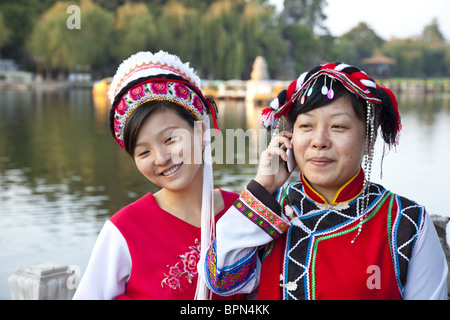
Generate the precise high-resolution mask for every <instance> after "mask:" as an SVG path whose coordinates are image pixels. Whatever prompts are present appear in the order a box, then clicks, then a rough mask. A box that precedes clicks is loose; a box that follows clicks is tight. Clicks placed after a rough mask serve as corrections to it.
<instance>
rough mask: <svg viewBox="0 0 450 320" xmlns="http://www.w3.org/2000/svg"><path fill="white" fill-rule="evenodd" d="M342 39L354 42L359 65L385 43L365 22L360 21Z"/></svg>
mask: <svg viewBox="0 0 450 320" xmlns="http://www.w3.org/2000/svg"><path fill="white" fill-rule="evenodd" d="M340 40H347V41H351V42H353V43H354V45H355V48H356V57H357V59H358V61H356V62H355V63H356V64H357V65H361V64H362V60H363V59H364V58H368V57H370V56H371V55H372V54H373V53H374V52H375V51H376V50H377V49H379V48H381V46H382V45H383V43H384V40H383V39H382V38H381V37H380V36H378V35H377V34H376V33H375V31H373V29H372V28H370V27H369V26H368V25H367V23H365V22H360V23H359V24H358V25H357V26H356V27H354V28H352V29H351V30H350V31H349V32H347V33H345V34H343V35H342V36H341V37H340Z"/></svg>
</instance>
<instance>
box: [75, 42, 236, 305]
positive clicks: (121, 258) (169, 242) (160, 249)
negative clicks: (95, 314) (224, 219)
mask: <svg viewBox="0 0 450 320" xmlns="http://www.w3.org/2000/svg"><path fill="white" fill-rule="evenodd" d="M109 98H110V100H111V101H112V108H111V113H110V127H111V131H112V134H113V137H114V139H115V140H116V141H117V143H118V144H119V145H120V146H121V147H122V148H124V149H125V151H126V152H127V153H128V154H129V155H130V156H131V157H132V158H133V159H134V161H135V163H136V166H137V169H138V170H139V171H140V172H141V173H142V174H143V175H144V177H146V178H147V179H148V180H150V181H151V182H153V183H154V184H156V185H158V186H160V187H161V189H160V190H159V191H158V192H156V193H155V194H152V193H148V194H146V195H144V196H143V197H141V198H140V199H138V200H137V201H135V202H134V203H131V204H129V205H128V206H126V207H124V208H123V209H121V210H119V211H118V212H117V213H116V214H114V215H113V216H112V217H111V218H110V219H109V220H108V221H106V223H105V225H104V227H103V228H102V230H101V232H100V234H99V236H98V239H97V241H96V244H95V246H94V249H93V252H92V255H91V258H90V260H89V263H88V266H87V269H86V271H85V273H84V275H83V278H82V280H81V282H80V285H79V286H78V289H77V291H76V293H75V296H74V299H194V298H197V299H209V298H211V293H210V292H208V289H207V287H206V284H205V283H204V282H203V281H201V280H200V281H197V280H198V272H197V262H198V260H199V257H200V252H201V251H204V250H206V249H207V248H208V246H209V244H210V242H211V237H212V236H213V235H214V227H215V220H216V219H219V218H220V217H221V216H222V215H223V213H224V212H225V209H227V208H228V207H229V206H231V204H232V203H233V202H234V201H235V200H236V198H237V197H238V195H236V194H234V193H231V192H226V191H223V190H219V189H214V188H213V174H212V159H211V145H210V139H209V138H210V137H209V131H208V132H206V131H207V130H209V116H210V115H211V117H212V119H213V122H214V126H215V128H216V129H218V127H217V123H216V118H215V116H216V115H215V107H214V105H213V101H212V100H209V99H206V98H205V97H204V94H203V92H202V91H201V89H200V79H199V77H198V76H197V75H196V73H195V71H194V70H193V69H192V68H190V67H189V64H188V63H183V62H181V61H180V59H179V58H178V57H177V56H174V55H171V54H168V53H166V52H163V51H160V52H158V53H156V54H152V53H151V52H139V53H137V54H135V55H133V56H131V57H129V58H128V59H126V60H125V61H123V62H122V64H121V65H120V66H119V68H118V70H117V72H116V74H115V76H114V78H113V81H112V83H111V87H110V90H109ZM216 297H217V296H216ZM217 298H218V297H217ZM234 298H235V297H234Z"/></svg>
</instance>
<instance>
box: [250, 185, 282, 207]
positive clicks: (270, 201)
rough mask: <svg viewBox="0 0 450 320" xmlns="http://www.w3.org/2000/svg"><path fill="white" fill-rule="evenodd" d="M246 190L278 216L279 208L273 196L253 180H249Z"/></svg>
mask: <svg viewBox="0 0 450 320" xmlns="http://www.w3.org/2000/svg"><path fill="white" fill-rule="evenodd" d="M247 190H248V191H250V192H251V193H252V194H253V195H254V196H255V197H256V198H257V199H258V200H259V201H260V202H261V203H264V205H265V206H266V207H267V208H268V209H270V210H272V211H273V212H274V213H276V214H278V215H280V213H281V206H280V204H279V203H278V202H277V200H276V199H275V196H274V195H272V194H270V193H269V191H267V190H266V188H264V187H263V186H262V185H260V184H259V183H258V182H256V181H255V180H251V181H250V182H249V183H248V184H247Z"/></svg>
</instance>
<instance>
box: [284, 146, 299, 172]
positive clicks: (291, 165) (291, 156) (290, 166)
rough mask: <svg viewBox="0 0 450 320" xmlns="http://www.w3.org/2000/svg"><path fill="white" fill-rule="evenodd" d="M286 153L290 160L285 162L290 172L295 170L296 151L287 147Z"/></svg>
mask: <svg viewBox="0 0 450 320" xmlns="http://www.w3.org/2000/svg"><path fill="white" fill-rule="evenodd" d="M286 155H287V157H288V161H286V162H285V165H286V170H287V171H288V172H289V173H290V172H292V171H294V169H295V166H296V165H297V163H296V162H295V158H294V152H293V151H292V149H287V150H286Z"/></svg>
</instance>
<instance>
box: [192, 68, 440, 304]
mask: <svg viewBox="0 0 450 320" xmlns="http://www.w3.org/2000/svg"><path fill="white" fill-rule="evenodd" d="M319 77H321V78H320V79H321V81H325V83H323V84H322V83H320V84H318V83H317V78H319ZM322 79H325V80H322ZM335 81H339V82H341V83H342V84H343V85H344V87H345V89H347V90H348V91H350V92H351V93H353V94H355V95H357V96H358V97H360V98H361V99H363V100H365V101H366V103H367V129H366V130H367V132H366V138H367V139H366V141H367V142H366V144H367V146H366V148H367V149H366V159H365V161H364V169H363V168H361V169H360V170H359V172H358V173H357V174H356V175H355V176H354V177H352V178H351V179H350V180H349V181H347V183H345V184H344V185H343V186H342V187H341V188H340V189H339V190H338V192H337V193H336V194H335V196H334V198H333V200H332V202H331V203H328V201H327V200H326V199H325V198H324V197H322V195H320V194H319V193H318V192H317V191H316V190H314V188H313V187H312V186H311V185H310V184H309V182H308V180H307V178H306V177H305V176H304V175H303V173H301V174H300V180H299V181H297V182H294V183H290V184H285V185H284V186H283V187H281V188H280V189H279V190H278V191H277V192H276V194H275V195H273V194H270V193H269V192H268V191H267V190H266V189H265V188H263V187H262V186H261V185H260V184H259V183H257V182H256V181H254V180H252V181H251V182H250V183H249V184H248V185H247V186H246V188H244V190H243V191H242V192H241V194H240V196H239V198H238V199H237V200H236V202H235V203H234V204H233V206H232V207H231V208H230V209H229V210H228V211H227V212H226V213H225V215H224V216H223V217H222V219H221V220H220V221H219V222H218V224H217V238H216V239H215V240H214V242H213V244H212V245H211V247H210V248H209V250H208V252H207V254H206V256H205V257H202V260H201V261H200V263H199V272H200V273H201V275H203V276H204V277H205V279H206V282H207V284H208V286H209V287H210V288H211V290H213V291H214V292H215V293H218V294H221V295H229V294H235V293H251V292H256V291H257V293H258V298H259V299H307V300H315V299H447V272H448V266H447V262H446V259H445V255H444V252H443V249H442V247H441V244H440V241H439V239H438V236H437V233H436V230H435V228H434V225H433V223H432V221H431V219H430V217H429V216H428V214H427V213H426V211H425V208H424V207H423V206H421V205H419V204H417V203H415V202H413V201H411V200H408V199H406V198H403V197H401V196H399V195H396V194H393V193H392V192H390V191H388V190H387V189H385V188H384V187H383V186H381V185H378V184H375V183H371V182H369V178H368V177H369V176H370V168H371V161H372V156H373V141H374V140H373V138H374V134H375V130H376V127H375V124H374V123H375V121H373V120H374V117H375V116H378V119H377V120H378V122H379V123H380V125H381V131H382V136H383V139H384V141H385V142H386V143H387V144H389V145H392V144H395V143H397V141H398V140H397V139H398V133H399V131H400V128H401V124H400V116H399V114H398V107H397V101H396V99H395V96H394V95H393V93H392V92H391V91H390V90H389V89H387V88H382V87H379V86H378V85H377V84H376V83H375V82H374V81H373V80H372V79H370V78H369V77H368V76H367V75H366V74H365V73H364V72H361V71H360V70H359V69H357V68H355V67H352V66H349V65H345V64H341V63H330V64H325V65H321V66H318V67H316V68H314V69H312V70H311V71H309V72H306V73H304V74H302V75H301V76H300V77H299V79H298V80H296V81H294V82H292V83H291V85H290V86H289V88H288V89H287V90H284V91H283V92H281V93H280V94H279V96H278V98H277V99H276V100H274V101H273V102H272V103H271V106H270V108H268V109H266V110H264V111H263V115H262V121H263V124H264V125H265V126H266V127H268V128H272V129H273V128H276V127H277V124H278V121H279V119H280V118H281V116H282V115H286V114H287V113H288V112H289V110H290V108H291V106H292V104H293V103H301V104H304V103H305V100H306V99H309V97H310V96H311V94H312V92H313V90H317V89H318V90H321V94H323V95H324V96H327V97H328V99H330V100H331V99H333V97H334V92H333V89H332V87H333V83H334V82H335ZM376 108H377V109H376Z"/></svg>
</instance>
